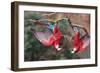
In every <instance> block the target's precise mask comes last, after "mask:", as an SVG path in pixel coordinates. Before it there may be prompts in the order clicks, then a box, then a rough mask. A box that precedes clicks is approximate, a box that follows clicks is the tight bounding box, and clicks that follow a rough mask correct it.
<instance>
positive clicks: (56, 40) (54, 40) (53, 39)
mask: <svg viewBox="0 0 100 73" xmlns="http://www.w3.org/2000/svg"><path fill="white" fill-rule="evenodd" d="M61 38H62V33H61V32H60V31H59V29H58V27H57V25H55V26H54V29H53V34H52V35H51V36H50V38H49V39H48V40H47V39H44V40H42V44H43V45H45V46H51V45H53V46H54V48H55V49H56V50H58V51H59V50H61V48H59V45H60V41H61Z"/></svg>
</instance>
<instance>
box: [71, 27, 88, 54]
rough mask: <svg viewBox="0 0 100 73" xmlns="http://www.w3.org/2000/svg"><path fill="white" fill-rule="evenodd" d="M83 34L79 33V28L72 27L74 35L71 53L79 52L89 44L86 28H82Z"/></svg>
mask: <svg viewBox="0 0 100 73" xmlns="http://www.w3.org/2000/svg"><path fill="white" fill-rule="evenodd" d="M83 30H84V31H85V33H86V34H85V35H84V36H82V37H81V35H80V32H79V31H80V30H79V29H76V28H75V29H74V31H75V33H74V37H73V46H74V48H73V50H72V53H81V52H82V51H84V50H85V49H86V47H87V46H88V45H89V36H88V33H87V30H86V29H85V28H84V29H83Z"/></svg>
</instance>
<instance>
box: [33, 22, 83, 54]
mask: <svg viewBox="0 0 100 73" xmlns="http://www.w3.org/2000/svg"><path fill="white" fill-rule="evenodd" d="M34 23H35V24H40V25H42V24H44V23H41V22H39V21H35V22H34ZM46 27H47V28H48V29H50V30H52V31H53V33H52V34H51V35H50V37H49V39H42V41H41V43H42V44H43V45H44V46H54V48H55V49H56V50H57V51H59V50H61V49H62V48H60V47H59V46H60V41H61V38H62V36H63V34H62V33H61V32H60V30H59V28H58V26H57V24H56V23H55V24H54V25H52V24H50V23H48V24H46ZM84 44H85V42H84V38H83V39H82V38H80V33H79V31H78V30H74V36H73V49H72V51H71V52H72V53H78V52H82V51H83V50H84V49H85V47H84Z"/></svg>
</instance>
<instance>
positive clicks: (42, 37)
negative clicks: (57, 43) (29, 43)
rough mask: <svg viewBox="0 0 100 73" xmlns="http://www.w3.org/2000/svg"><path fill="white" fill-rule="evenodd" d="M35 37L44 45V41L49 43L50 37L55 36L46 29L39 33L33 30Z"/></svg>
mask: <svg viewBox="0 0 100 73" xmlns="http://www.w3.org/2000/svg"><path fill="white" fill-rule="evenodd" d="M32 33H33V35H34V36H35V37H36V39H38V40H39V42H40V43H42V44H44V40H46V41H48V39H49V38H50V36H51V35H52V34H53V33H52V32H51V31H50V30H48V29H46V31H44V32H38V31H35V30H34V29H32Z"/></svg>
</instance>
